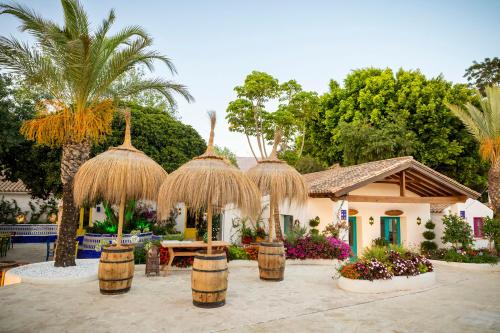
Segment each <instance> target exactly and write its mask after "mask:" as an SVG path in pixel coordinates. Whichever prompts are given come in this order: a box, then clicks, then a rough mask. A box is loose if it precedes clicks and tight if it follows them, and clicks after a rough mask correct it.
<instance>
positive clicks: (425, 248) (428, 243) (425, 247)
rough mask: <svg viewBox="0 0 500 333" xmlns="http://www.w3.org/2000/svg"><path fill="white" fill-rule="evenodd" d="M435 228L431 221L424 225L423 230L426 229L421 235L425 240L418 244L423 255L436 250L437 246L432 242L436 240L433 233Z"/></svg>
mask: <svg viewBox="0 0 500 333" xmlns="http://www.w3.org/2000/svg"><path fill="white" fill-rule="evenodd" d="M435 227H436V224H435V223H434V222H432V220H429V221H427V222H426V223H425V228H426V229H427V230H426V231H424V232H423V233H422V235H423V236H424V238H425V239H426V240H425V241H423V242H422V243H420V250H421V251H422V252H423V253H426V254H427V253H429V252H430V251H435V250H437V248H438V246H437V244H436V242H434V241H433V240H434V239H435V238H436V234H435V233H434V231H433V230H434V228H435Z"/></svg>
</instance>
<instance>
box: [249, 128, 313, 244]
mask: <svg viewBox="0 0 500 333" xmlns="http://www.w3.org/2000/svg"><path fill="white" fill-rule="evenodd" d="M280 141H281V131H279V130H278V131H276V133H275V136H274V145H273V150H272V152H271V154H270V155H269V157H268V158H266V159H263V160H260V161H259V162H258V163H257V165H256V166H254V167H253V168H251V169H250V170H248V171H247V174H248V176H249V177H250V179H252V181H253V182H255V184H257V187H258V188H259V190H260V191H261V193H262V195H269V241H270V242H272V241H273V239H274V237H273V236H274V223H273V222H272V218H273V213H274V210H275V205H277V204H279V203H281V202H283V201H285V200H287V201H288V202H290V203H296V204H303V203H305V202H306V200H307V193H308V190H307V185H306V183H305V181H304V178H303V177H302V175H301V174H300V173H299V172H298V171H297V170H295V169H294V168H293V167H291V166H289V165H288V164H287V163H286V162H285V161H281V160H280V159H279V158H278V154H277V147H278V144H279V143H280Z"/></svg>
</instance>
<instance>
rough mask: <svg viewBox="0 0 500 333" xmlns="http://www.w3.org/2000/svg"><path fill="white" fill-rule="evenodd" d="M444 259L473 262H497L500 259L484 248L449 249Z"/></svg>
mask: <svg viewBox="0 0 500 333" xmlns="http://www.w3.org/2000/svg"><path fill="white" fill-rule="evenodd" d="M443 260H446V261H451V262H463V263H473V264H496V263H497V262H498V260H499V258H498V257H497V256H494V255H492V254H490V253H488V251H483V250H467V251H464V250H457V249H449V250H447V251H446V253H445V254H444V256H443Z"/></svg>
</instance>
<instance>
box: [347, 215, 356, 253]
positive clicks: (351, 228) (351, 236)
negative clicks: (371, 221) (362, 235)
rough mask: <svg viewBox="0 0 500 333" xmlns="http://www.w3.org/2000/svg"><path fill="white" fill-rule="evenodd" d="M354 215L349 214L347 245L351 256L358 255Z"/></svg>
mask: <svg viewBox="0 0 500 333" xmlns="http://www.w3.org/2000/svg"><path fill="white" fill-rule="evenodd" d="M356 224H357V223H356V216H349V245H350V246H351V250H352V253H353V256H354V257H356V256H357V255H358V237H357V225H356Z"/></svg>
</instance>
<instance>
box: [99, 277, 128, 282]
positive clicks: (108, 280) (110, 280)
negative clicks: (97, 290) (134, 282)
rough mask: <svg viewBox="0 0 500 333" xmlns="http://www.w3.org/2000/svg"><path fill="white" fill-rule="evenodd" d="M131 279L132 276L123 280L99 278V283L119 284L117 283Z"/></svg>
mask: <svg viewBox="0 0 500 333" xmlns="http://www.w3.org/2000/svg"><path fill="white" fill-rule="evenodd" d="M132 278H133V276H131V277H128V278H124V279H101V278H99V281H102V282H119V281H127V280H131V279H132Z"/></svg>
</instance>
